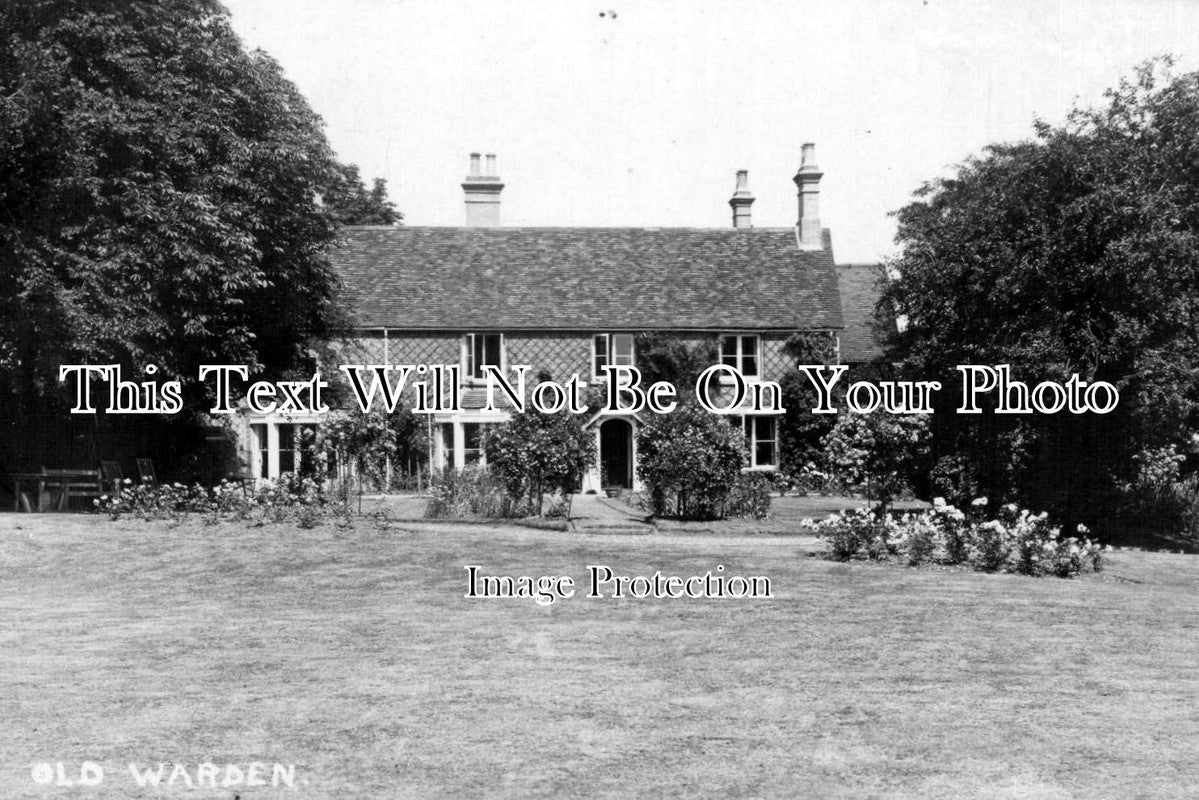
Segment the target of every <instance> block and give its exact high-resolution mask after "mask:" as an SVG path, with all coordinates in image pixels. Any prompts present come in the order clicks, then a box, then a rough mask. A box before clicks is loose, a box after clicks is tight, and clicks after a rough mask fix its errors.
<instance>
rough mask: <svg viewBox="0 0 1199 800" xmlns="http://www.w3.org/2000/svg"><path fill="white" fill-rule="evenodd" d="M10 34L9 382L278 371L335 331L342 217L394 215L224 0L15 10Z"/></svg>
mask: <svg viewBox="0 0 1199 800" xmlns="http://www.w3.org/2000/svg"><path fill="white" fill-rule="evenodd" d="M0 37H2V38H3V45H2V46H0V176H3V178H2V180H0V303H2V304H3V309H2V310H0V366H2V367H3V374H4V375H5V376H6V381H7V382H9V383H10V387H8V388H11V389H12V390H14V391H15V392H17V393H18V394H27V393H30V392H33V393H35V394H41V393H44V392H47V391H48V390H51V389H53V388H54V386H55V384H56V382H57V374H56V368H57V365H58V364H60V363H75V362H87V363H109V362H112V363H121V364H123V365H127V366H129V367H132V368H135V369H136V368H139V367H141V366H142V365H144V364H150V363H153V364H156V365H158V366H159V367H161V368H163V370H164V371H165V374H167V375H178V376H181V377H183V378H184V379H193V378H194V377H195V366H196V365H197V364H198V363H203V362H218V363H219V362H234V363H247V364H251V365H258V366H260V367H262V368H263V369H265V370H266V371H268V372H279V371H282V370H285V369H287V368H288V367H289V366H291V365H293V364H294V363H295V362H296V360H297V358H299V357H300V356H301V353H302V345H303V343H304V342H305V341H306V340H308V339H309V338H311V337H319V336H323V335H325V334H326V333H327V332H328V331H329V329H330V327H331V326H332V325H333V324H334V322H335V321H336V316H335V313H334V308H333V305H332V300H331V298H332V296H333V290H334V283H335V279H334V276H333V273H332V272H331V270H330V267H329V264H328V260H327V257H326V253H327V250H328V248H329V246H330V245H331V244H332V243H333V241H334V237H335V235H336V229H337V224H338V223H339V222H341V221H344V220H347V219H351V218H352V217H353V215H354V214H355V213H359V212H361V211H363V210H364V208H365V207H367V206H371V205H372V204H373V209H372V211H373V213H374V214H375V215H376V217H375V218H377V216H378V215H379V214H382V215H383V216H386V215H388V214H392V215H394V213H395V212H394V209H392V208H391V207H390V204H388V203H386V200H385V197H383V191H384V187H383V186H382V185H381V184H376V188H375V191H373V192H367V191H366V190H365V189H364V188H363V187H362V186H361V182H360V181H359V180H358V174H357V170H356V169H355V168H353V167H343V166H342V165H340V164H338V163H337V161H336V160H335V159H334V156H333V153H332V151H331V149H330V147H329V144H328V142H327V141H326V139H325V136H324V133H323V130H322V122H321V120H320V118H319V117H318V116H317V115H316V114H315V113H314V112H313V111H312V110H311V109H310V108H309V106H308V104H307V103H306V102H305V100H304V98H303V97H301V96H300V95H299V93H298V92H297V91H296V88H295V87H294V86H293V85H292V84H291V83H290V82H289V81H288V80H287V79H286V78H285V77H284V76H283V73H282V70H281V69H280V67H279V65H278V64H277V63H276V62H275V61H273V60H272V59H271V58H270V57H268V56H267V55H266V54H264V53H262V52H260V51H256V52H253V53H248V52H246V51H245V50H244V49H243V47H242V46H241V43H240V42H239V40H238V39H237V37H236V35H235V34H234V33H233V31H232V29H231V27H230V25H229V20H228V15H227V12H226V11H225V9H224V8H223V7H222V6H221V5H220V4H219V3H217V2H214V0H165V1H156V2H148V1H145V0H90V1H89V2H65V1H64V0H35V1H34V2H29V3H9V4H5V5H4V7H3V9H2V10H0ZM330 194H332V195H335V196H337V197H344V198H351V199H353V200H354V202H353V203H350V204H349V205H351V206H352V207H351V208H339V207H335V208H332V209H331V208H326V207H324V206H323V205H322V203H321V200H320V198H321V197H322V196H326V195H330ZM358 195H361V196H362V202H359V200H358ZM373 219H374V218H372V221H373ZM393 220H394V217H393Z"/></svg>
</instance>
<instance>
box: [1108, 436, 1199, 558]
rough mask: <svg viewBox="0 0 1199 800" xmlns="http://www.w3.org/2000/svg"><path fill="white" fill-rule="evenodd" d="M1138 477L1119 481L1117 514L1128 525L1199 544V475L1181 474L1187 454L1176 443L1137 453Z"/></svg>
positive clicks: (1128, 526) (1167, 537)
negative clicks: (1186, 475) (1182, 452)
mask: <svg viewBox="0 0 1199 800" xmlns="http://www.w3.org/2000/svg"><path fill="white" fill-rule="evenodd" d="M1134 461H1136V464H1137V474H1136V477H1135V478H1134V479H1133V480H1132V481H1130V482H1128V483H1124V484H1119V485H1118V493H1119V495H1120V504H1119V509H1118V515H1119V517H1120V519H1121V522H1122V524H1123V525H1124V527H1126V528H1130V529H1134V530H1137V531H1144V532H1148V533H1149V534H1151V535H1153V536H1158V537H1162V538H1166V539H1183V540H1186V541H1189V542H1190V543H1191V544H1192V545H1199V475H1191V476H1189V477H1186V478H1182V477H1180V475H1181V467H1182V463H1183V462H1184V461H1185V456H1183V455H1182V454H1180V453H1179V452H1178V449H1177V447H1175V446H1174V445H1170V446H1169V447H1163V448H1158V449H1156V450H1146V451H1144V452H1142V453H1140V454H1138V455H1137V456H1135V457H1134Z"/></svg>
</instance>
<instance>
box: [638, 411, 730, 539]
mask: <svg viewBox="0 0 1199 800" xmlns="http://www.w3.org/2000/svg"><path fill="white" fill-rule="evenodd" d="M745 463H746V453H745V436H744V434H743V433H742V431H741V428H740V427H739V426H734V425H730V424H729V423H728V420H727V419H726V418H725V417H721V416H717V415H715V414H712V413H709V412H708V411H706V410H704V409H703V408H702V407H700V405H699V404H698V403H681V404H680V405H679V407H678V408H677V409H675V411H674V412H673V413H671V414H662V415H658V416H654V417H651V418H650V420H649V422H648V423H647V424H646V425H645V427H643V428H642V429H641V431H640V432H639V433H638V435H637V474H638V475H639V476H640V478H641V480H642V482H643V483H644V484H645V486H646V489H647V490H648V492H649V494H650V503H651V505H652V507H653V512H654V513H655V514H659V515H673V516H679V517H696V518H711V517H719V516H722V515H723V512H724V503H725V500H726V498H727V497H728V494H729V492H730V490H732V488H733V485H734V484H735V483H736V482H737V478H738V477H739V476H740V474H741V468H742V467H743V466H744V465H745Z"/></svg>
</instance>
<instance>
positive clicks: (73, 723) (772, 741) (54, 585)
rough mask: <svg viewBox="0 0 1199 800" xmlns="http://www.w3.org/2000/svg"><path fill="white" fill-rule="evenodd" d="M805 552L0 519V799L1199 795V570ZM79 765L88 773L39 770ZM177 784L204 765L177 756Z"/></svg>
mask: <svg viewBox="0 0 1199 800" xmlns="http://www.w3.org/2000/svg"><path fill="white" fill-rule="evenodd" d="M815 547H816V545H815V543H814V542H813V541H812V540H807V539H802V538H790V539H788V538H782V537H741V538H737V537H732V536H729V537H711V536H707V537H704V536H695V537H683V536H679V535H673V536H664V535H660V534H654V535H649V536H639V537H619V536H603V535H589V536H581V535H577V534H571V533H560V532H550V531H536V530H529V529H520V528H502V529H489V528H487V527H485V526H450V525H437V526H427V525H419V524H410V525H408V526H407V527H404V528H392V529H391V530H383V529H379V528H377V527H373V526H371V525H369V524H367V523H361V524H359V525H358V526H357V527H356V528H355V529H352V530H338V529H336V528H334V527H331V526H324V527H320V528H316V529H313V530H297V529H295V528H291V527H284V526H274V527H263V528H256V529H241V528H238V527H235V526H221V527H216V528H209V527H204V526H202V525H200V524H198V523H188V524H185V525H182V526H179V527H174V528H171V527H168V526H166V525H164V524H145V523H141V522H135V521H130V522H119V523H110V522H107V521H104V520H102V519H99V518H96V517H88V516H70V515H41V516H36V515H15V514H6V515H0V558H2V562H3V563H4V564H5V565H6V570H5V573H4V577H3V580H2V581H0V609H2V610H3V614H2V615H0V681H2V682H3V685H2V687H0V698H3V702H2V703H0V712H2V714H3V720H4V722H3V724H2V725H0V785H3V786H4V787H5V788H4V792H3V794H4V795H5V796H6V797H15V798H23V797H38V798H41V797H56V798H63V797H113V798H118V797H119V798H128V797H138V796H154V797H158V796H180V797H222V798H226V799H227V800H230V799H231V797H232V790H227V789H226V790H217V791H210V790H209V791H203V792H202V791H198V790H197V791H191V792H189V791H186V790H178V791H175V792H163V793H161V794H159V793H147V794H145V795H138V794H137V793H136V790H134V789H132V788H131V784H130V779H129V777H128V774H127V772H125V766H124V765H125V764H126V763H127V762H129V761H137V762H139V763H144V762H151V761H153V762H158V761H166V762H168V763H170V762H184V763H188V764H191V765H194V764H196V763H197V762H200V761H213V762H216V763H218V764H224V763H239V764H242V765H244V764H245V763H246V762H249V761H265V762H281V763H294V764H295V765H296V773H297V781H296V782H297V787H296V788H295V790H294V791H286V790H280V791H278V792H275V791H273V790H269V789H268V790H265V791H261V790H257V791H253V792H250V791H244V790H243V793H242V797H243V798H249V797H276V796H278V797H315V798H357V797H371V798H374V797H379V798H382V797H387V798H399V797H411V798H434V797H511V798H530V797H551V796H556V797H571V796H591V797H614V798H617V797H621V798H623V797H630V796H634V795H637V796H645V797H733V798H737V797H741V798H767V797H780V798H795V797H820V798H851V797H852V798H863V797H901V798H1067V797H1085V798H1120V800H1125V799H1126V798H1137V797H1145V798H1151V797H1152V798H1159V797H1184V796H1195V795H1196V794H1197V793H1199V749H1197V748H1196V742H1199V702H1197V701H1199V618H1196V615H1195V609H1196V608H1199V559H1196V558H1194V557H1191V556H1179V555H1167V554H1156V553H1141V552H1119V553H1116V554H1115V555H1114V557H1113V558H1112V559H1111V561H1110V566H1109V570H1108V572H1106V573H1104V574H1101V575H1099V576H1090V577H1087V578H1083V579H1079V580H1057V579H1042V580H1036V579H1031V578H1022V577H1017V576H1006V575H980V574H975V573H970V572H962V571H955V570H939V569H921V570H912V569H906V568H902V567H897V566H890V565H875V564H836V563H832V562H827V561H824V560H821V559H818V558H813V557H810V551H811V550H812V549H814V548H815ZM468 563H478V564H481V565H483V566H484V567H485V569H486V570H487V571H489V572H491V573H493V574H497V573H498V574H503V573H507V574H516V575H520V574H527V575H534V576H536V575H543V574H570V575H573V576H574V577H575V578H576V579H579V580H582V579H583V577H584V574H585V568H586V565H588V564H593V563H600V564H608V565H610V566H611V567H612V568H613V570H614V571H616V572H618V573H625V574H646V573H650V574H652V572H653V571H654V570H655V569H662V570H663V571H664V572H666V573H673V574H679V575H691V574H695V573H702V572H704V571H706V570H707V569H710V568H714V567H715V565H716V564H724V565H725V566H726V568H727V571H728V572H730V573H737V574H743V575H758V574H764V575H768V576H769V577H770V578H771V579H772V582H773V588H774V592H775V595H776V597H775V598H774V599H772V600H758V601H717V600H711V601H707V600H686V601H678V600H675V601H672V600H640V601H636V600H623V601H618V600H588V599H585V598H582V597H575V598H573V599H570V600H564V601H560V602H558V603H555V604H554V605H553V606H550V607H548V608H545V607H540V606H537V605H535V604H534V603H533V602H532V601H528V600H503V601H499V600H492V601H480V600H466V599H464V598H463V597H462V594H463V592H464V590H465V581H464V577H465V574H466V573H465V571H464V569H463V565H464V564H468ZM85 759H87V760H92V761H96V762H99V763H101V764H102V765H104V767H105V774H106V779H105V782H104V784H103V785H102V786H100V787H97V788H96V789H92V790H81V789H78V788H76V789H72V790H66V789H62V788H57V787H41V786H37V785H35V784H34V782H33V781H32V779H31V771H30V768H31V765H32V764H35V763H41V762H56V761H64V762H67V764H68V765H70V764H77V763H78V762H79V761H82V760H85ZM193 774H194V770H193Z"/></svg>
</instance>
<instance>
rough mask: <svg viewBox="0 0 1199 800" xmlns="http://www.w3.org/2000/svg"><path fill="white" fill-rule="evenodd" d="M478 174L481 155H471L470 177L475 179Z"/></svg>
mask: <svg viewBox="0 0 1199 800" xmlns="http://www.w3.org/2000/svg"><path fill="white" fill-rule="evenodd" d="M478 174H479V154H478V153H471V154H470V174H469V176H468V177H471V178H473V177H475V176H477V175H478Z"/></svg>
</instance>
